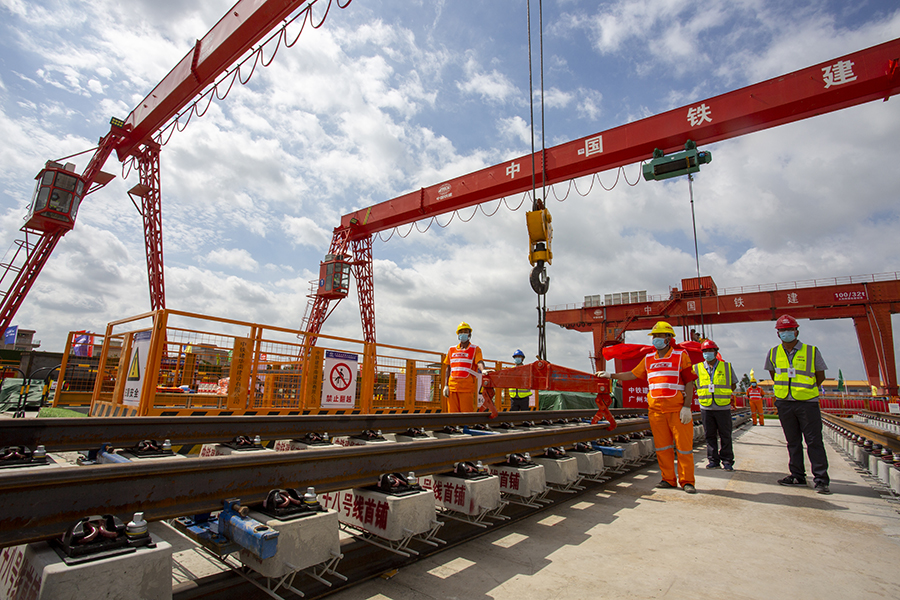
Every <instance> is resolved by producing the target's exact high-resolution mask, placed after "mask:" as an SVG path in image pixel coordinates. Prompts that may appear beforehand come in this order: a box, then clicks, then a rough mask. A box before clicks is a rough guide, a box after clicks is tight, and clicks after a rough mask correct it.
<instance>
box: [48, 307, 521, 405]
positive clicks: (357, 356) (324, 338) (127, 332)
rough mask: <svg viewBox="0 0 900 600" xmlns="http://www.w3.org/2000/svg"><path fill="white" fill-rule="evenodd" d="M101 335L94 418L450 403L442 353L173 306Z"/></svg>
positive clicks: (116, 325)
mask: <svg viewBox="0 0 900 600" xmlns="http://www.w3.org/2000/svg"><path fill="white" fill-rule="evenodd" d="M98 337H102V339H103V346H102V351H101V352H100V356H99V357H98V358H97V364H96V377H95V382H94V385H93V394H92V400H91V415H94V416H120V415H141V416H146V415H161V416H166V415H217V414H280V413H284V414H315V413H335V412H338V413H340V412H361V413H374V412H395V411H422V412H425V411H427V412H432V411H438V410H440V409H441V406H442V403H443V402H444V399H443V397H442V395H441V389H442V386H443V369H444V368H445V367H444V366H443V359H444V355H443V354H441V353H439V352H432V351H428V350H419V349H413V348H404V347H400V346H390V345H386V344H371V343H366V342H363V341H359V340H352V339H347V338H340V337H334V336H328V335H324V334H318V335H317V336H316V344H315V345H312V343H311V342H312V340H311V336H310V335H309V334H308V333H307V332H303V331H298V330H295V329H286V328H281V327H275V326H270V325H260V324H256V323H247V322H241V321H235V320H231V319H223V318H218V317H210V316H206V315H200V314H194V313H187V312H181V311H176V310H168V309H166V310H159V311H155V312H150V313H145V314H143V315H138V316H135V317H131V318H128V319H123V320H120V321H115V322H112V323H110V324H109V325H108V326H107V329H106V333H105V335H104V336H98ZM70 343H71V338H70ZM68 354H69V349H68V346H67V355H68ZM72 360H74V359H72V358H70V361H72ZM78 360H79V361H80V360H81V359H78ZM485 363H486V365H487V367H488V368H490V369H496V368H501V367H503V366H504V363H502V362H500V361H487V360H486V361H485ZM78 364H82V363H78ZM354 383H355V388H354ZM57 396H58V397H59V393H58V394H57ZM508 404H509V401H508V400H506V406H508Z"/></svg>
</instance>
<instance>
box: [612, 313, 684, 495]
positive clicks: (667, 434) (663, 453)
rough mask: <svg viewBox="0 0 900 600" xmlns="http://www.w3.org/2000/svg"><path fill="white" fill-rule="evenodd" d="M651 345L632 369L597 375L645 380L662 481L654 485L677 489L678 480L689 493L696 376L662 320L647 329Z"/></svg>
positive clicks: (627, 379) (673, 334) (673, 333)
mask: <svg viewBox="0 0 900 600" xmlns="http://www.w3.org/2000/svg"><path fill="white" fill-rule="evenodd" d="M650 335H651V336H653V347H654V348H655V349H656V352H651V353H650V354H648V355H647V356H645V357H644V360H642V361H641V362H639V363H638V365H637V366H636V367H635V368H634V369H632V370H631V371H623V372H621V373H607V372H606V371H599V372H598V373H597V376H598V377H608V378H610V379H618V380H619V381H629V380H632V379H646V380H647V383H648V388H649V393H648V394H647V405H648V410H647V416H648V417H649V420H650V431H652V432H653V445H654V446H655V447H656V460H657V462H658V463H659V470H660V472H661V473H662V481H660V482H659V483H658V484H656V487H658V488H663V489H670V488H677V487H678V485H679V483H680V484H681V487H682V488H684V491H685V492H687V493H688V494H695V493H696V492H697V488H696V487H695V486H694V420H693V416H692V415H691V400H692V399H693V397H694V381H695V380H696V379H697V375H695V374H694V371H693V369H692V368H691V359H690V357H689V356H688V353H687V351H685V350H680V349H675V348H673V347H672V345H673V343H674V341H675V330H674V329H672V326H671V325H669V324H668V323H666V322H665V321H659V322H657V323H656V325H654V326H653V330H652V331H651V332H650ZM676 451H677V454H678V474H677V479H676V473H675V455H676Z"/></svg>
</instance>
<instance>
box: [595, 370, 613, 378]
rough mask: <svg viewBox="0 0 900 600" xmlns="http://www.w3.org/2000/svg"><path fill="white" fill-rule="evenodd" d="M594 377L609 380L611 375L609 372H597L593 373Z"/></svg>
mask: <svg viewBox="0 0 900 600" xmlns="http://www.w3.org/2000/svg"><path fill="white" fill-rule="evenodd" d="M594 375H596V376H597V377H602V378H603V379H609V378H610V375H612V373H610V372H609V371H597V372H596V373H594Z"/></svg>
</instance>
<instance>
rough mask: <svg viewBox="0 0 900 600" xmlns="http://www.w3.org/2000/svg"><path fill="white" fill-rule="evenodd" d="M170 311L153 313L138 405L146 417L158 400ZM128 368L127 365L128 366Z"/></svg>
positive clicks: (141, 414) (140, 413) (142, 415)
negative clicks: (161, 364)
mask: <svg viewBox="0 0 900 600" xmlns="http://www.w3.org/2000/svg"><path fill="white" fill-rule="evenodd" d="M168 321H169V313H168V311H167V310H165V309H162V310H158V311H156V313H155V314H154V315H153V329H152V332H151V334H150V349H149V356H147V363H146V365H147V366H146V367H145V371H144V384H143V386H142V387H141V401H140V404H139V405H138V416H141V417H146V416H147V415H149V414H150V409H151V408H153V404H154V402H155V401H156V386H157V385H159V368H160V363H162V357H163V353H164V352H165V350H166V341H167V340H166V334H167V325H168ZM126 368H127V366H126Z"/></svg>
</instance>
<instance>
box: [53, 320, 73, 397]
mask: <svg viewBox="0 0 900 600" xmlns="http://www.w3.org/2000/svg"><path fill="white" fill-rule="evenodd" d="M74 336H75V332H73V331H70V332H69V337H67V338H66V346H65V350H63V355H62V362H61V363H60V365H59V375H57V377H56V392H55V393H54V394H53V403H52V404H50V406H52V407H54V408H55V407H56V403H57V401H58V400H59V394H60V393H61V392H62V389H63V385H65V383H66V380H65V376H66V366H68V364H69V353H70V352H71V351H72V338H73V337H74Z"/></svg>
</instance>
